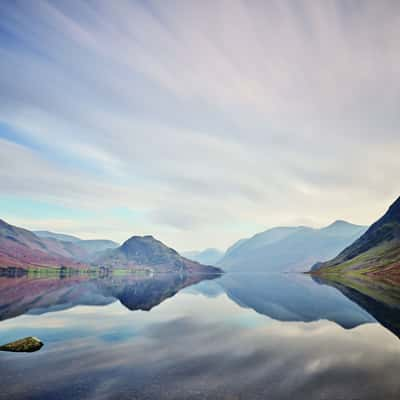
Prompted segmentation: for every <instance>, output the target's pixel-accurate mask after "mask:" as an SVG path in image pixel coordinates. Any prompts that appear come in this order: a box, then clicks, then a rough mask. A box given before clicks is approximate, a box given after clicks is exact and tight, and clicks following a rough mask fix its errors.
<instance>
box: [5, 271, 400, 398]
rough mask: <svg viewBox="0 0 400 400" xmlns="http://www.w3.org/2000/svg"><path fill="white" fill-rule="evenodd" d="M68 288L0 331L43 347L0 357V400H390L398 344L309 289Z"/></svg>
mask: <svg viewBox="0 0 400 400" xmlns="http://www.w3.org/2000/svg"><path fill="white" fill-rule="evenodd" d="M19 282H22V281H19ZM196 282H198V283H197V284H196V285H191V284H193V283H196ZM70 283H71V282H70V281H68V282H67V284H66V285H65V284H64V286H62V287H58V284H55V283H54V282H53V284H52V285H53V286H52V290H50V291H49V292H46V291H45V290H42V291H41V294H40V295H39V294H38V293H39V292H38V293H37V294H36V295H30V300H33V307H27V305H26V304H25V305H24V307H25V309H26V310H27V311H28V313H27V314H25V315H20V316H19V317H16V318H9V319H7V320H3V321H2V322H1V323H0V330H1V335H2V337H3V338H4V341H7V340H12V339H13V338H15V337H23V336H27V335H28V334H32V335H35V336H39V337H40V338H41V339H42V340H43V341H44V342H45V343H46V345H45V346H44V347H43V349H42V350H41V351H39V352H37V353H33V354H29V355H24V354H18V356H16V355H15V354H8V353H4V354H1V355H0V371H1V377H2V378H1V379H2V390H1V392H0V398H1V399H3V398H4V399H10V398H13V399H26V398H29V399H34V400H35V399H41V400H47V399H54V398H63V399H80V398H85V399H96V400H97V399H100V400H102V399H135V398H140V399H263V400H264V399H266V398H268V399H272V400H275V399H279V400H281V399H283V400H285V399H293V398H295V399H300V400H303V399H304V400H305V399H307V400H309V399H311V400H320V399H329V400H336V399H363V400H364V399H366V400H376V399H378V398H385V399H390V400H391V399H398V395H399V393H400V382H399V380H398V376H397V375H398V372H397V371H398V369H399V368H400V341H399V340H398V338H397V337H396V336H394V335H393V334H392V333H391V332H390V331H388V330H387V329H385V328H384V327H383V326H382V325H381V324H379V323H377V322H376V321H375V318H374V317H373V316H371V315H370V314H369V311H371V310H369V311H368V310H366V309H365V310H364V309H363V308H362V307H361V306H360V305H361V303H360V305H357V304H355V303H354V302H353V301H352V300H350V299H349V298H348V297H346V296H344V295H343V294H342V293H341V292H340V291H338V290H337V289H336V288H334V287H330V286H327V285H326V284H325V283H324V284H321V282H315V281H313V280H312V279H311V278H310V277H307V276H296V275H287V276H283V277H282V276H281V277H278V276H260V275H255V276H253V278H251V276H247V277H244V276H243V277H239V276H236V275H235V276H233V274H232V276H228V274H226V275H224V276H222V277H221V278H218V279H215V280H206V281H204V280H200V281H198V280H194V281H190V282H189V281H185V280H184V281H182V280H180V278H178V277H176V276H174V277H172V279H171V277H166V276H159V277H153V278H151V279H149V278H148V279H147V283H146V279H142V280H140V282H139V281H138V280H137V279H135V280H134V282H125V280H124V279H122V278H121V279H120V278H115V279H112V280H107V279H106V280H93V279H89V280H85V281H84V282H83V281H82V282H81V281H80V280H79V279H78V282H76V283H75V284H73V285H70ZM25 284H27V283H25ZM30 285H33V286H31V288H35V287H37V285H39V282H36V283H35V284H33V283H30ZM275 287H276V290H275V289H274V288H275ZM89 288H90V289H89ZM3 290H5V289H4V287H1V291H0V296H1V295H2V294H4V293H5V292H4V291H3ZM15 291H18V290H17V289H16V288H15ZM177 291H179V293H176V292H177ZM88 292H93V293H92V294H94V295H93V297H91V295H90V294H89V293H88ZM175 293H176V294H175ZM285 293H286V296H285ZM174 294H175V295H174ZM167 297H168V300H167V299H166V298H167ZM286 297H287V298H286ZM16 298H18V299H20V297H18V296H16ZM79 298H80V299H81V300H78V299H79ZM1 299H3V298H2V297H1ZM50 299H53V301H54V303H57V306H58V307H64V308H65V309H64V310H60V311H57V312H43V311H44V310H49V309H52V308H51V307H52V301H51V300H50ZM82 299H85V300H84V301H83V300H82ZM117 299H118V300H119V301H116V300H117ZM20 300H21V299H20ZM28 300H29V299H28ZM28 302H29V301H28ZM90 302H95V303H96V304H100V303H101V304H102V306H101V307H98V306H91V305H89V304H91V303H90ZM5 303H6V302H5V301H3V300H2V304H3V305H2V307H1V309H2V310H4V307H3V306H4V305H5ZM45 304H46V307H44V305H45ZM66 304H69V305H72V304H75V305H76V307H74V308H71V307H70V308H68V307H67V306H66ZM77 304H81V305H77ZM84 304H86V305H84ZM155 304H158V306H156V307H155V306H154V305H155ZM53 305H54V304H53ZM38 306H40V307H38ZM126 306H128V307H129V308H127V307H126ZM362 306H363V305H362ZM7 307H8V306H7ZM7 307H6V308H7ZM151 307H152V309H151V312H142V311H140V310H141V309H148V308H151ZM363 307H364V306H363ZM131 310H137V311H133V312H132V311H131ZM346 310H347V311H346ZM14 313H15V310H14ZM33 313H35V314H39V313H41V314H39V315H33ZM7 315H11V313H10V311H8V314H7ZM352 318H353V320H352ZM328 319H329V320H328ZM377 319H378V318H377ZM344 327H345V328H346V329H344ZM350 328H351V329H350ZM21 374H22V375H21ZM21 377H23V379H22V378H21Z"/></svg>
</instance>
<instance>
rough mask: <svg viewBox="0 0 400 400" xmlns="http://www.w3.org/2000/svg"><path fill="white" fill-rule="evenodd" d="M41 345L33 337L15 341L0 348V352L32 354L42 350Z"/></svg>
mask: <svg viewBox="0 0 400 400" xmlns="http://www.w3.org/2000/svg"><path fill="white" fill-rule="evenodd" d="M42 346H43V343H42V342H41V341H40V340H39V339H38V338H35V337H33V336H29V337H26V338H24V339H19V340H16V341H15V342H11V343H7V344H5V345H3V346H0V351H13V352H20V353H32V352H34V351H38V350H40V349H41V348H42Z"/></svg>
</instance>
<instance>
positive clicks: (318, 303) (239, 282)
mask: <svg viewBox="0 0 400 400" xmlns="http://www.w3.org/2000/svg"><path fill="white" fill-rule="evenodd" d="M218 284H219V285H220V286H221V287H222V288H223V290H224V291H225V292H226V293H227V295H228V296H229V297H230V298H231V299H232V300H233V301H235V302H236V303H237V304H239V305H240V306H242V307H247V308H252V309H253V310H255V311H256V312H257V313H259V314H263V315H266V316H268V317H270V318H273V319H275V320H279V321H303V322H311V321H318V320H322V319H326V320H330V321H333V322H335V323H337V324H338V325H340V326H342V327H343V328H346V329H351V328H354V327H356V326H359V325H361V324H365V323H368V322H375V320H374V318H373V317H372V316H371V315H370V314H369V313H368V312H367V311H365V310H364V307H362V306H359V305H357V304H355V303H353V302H352V301H349V300H348V299H347V298H346V297H345V296H343V295H342V294H341V293H340V292H338V291H337V290H335V289H333V288H329V287H327V286H321V285H318V284H316V283H315V282H314V281H312V280H311V279H310V278H309V276H304V275H302V274H252V275H250V274H226V275H224V276H223V277H222V278H221V279H219V280H218Z"/></svg>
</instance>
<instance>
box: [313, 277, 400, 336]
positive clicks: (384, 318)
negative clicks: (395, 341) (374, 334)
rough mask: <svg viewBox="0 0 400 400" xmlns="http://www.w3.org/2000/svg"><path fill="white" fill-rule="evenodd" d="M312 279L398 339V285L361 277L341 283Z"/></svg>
mask: <svg viewBox="0 0 400 400" xmlns="http://www.w3.org/2000/svg"><path fill="white" fill-rule="evenodd" d="M313 279H314V281H315V282H317V283H320V284H321V285H327V286H331V287H334V288H336V289H338V290H339V291H340V292H341V293H343V294H344V295H345V296H346V297H347V298H348V299H350V300H351V301H353V302H354V303H356V304H358V305H359V306H360V307H362V308H363V309H365V310H366V311H368V313H369V314H371V315H372V316H373V317H374V318H375V319H376V320H377V321H378V322H379V323H381V324H382V325H383V326H384V327H385V328H387V329H389V330H390V331H391V332H393V333H394V334H395V335H396V336H397V337H399V338H400V288H399V286H398V285H396V284H392V282H390V281H384V280H376V279H374V280H372V279H368V278H361V277H346V278H345V279H343V280H341V282H335V281H332V280H328V279H323V278H320V277H318V278H316V277H313ZM325 287H326V286H325Z"/></svg>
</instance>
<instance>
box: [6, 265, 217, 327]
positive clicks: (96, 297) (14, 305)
mask: <svg viewBox="0 0 400 400" xmlns="http://www.w3.org/2000/svg"><path fill="white" fill-rule="evenodd" d="M216 276H217V275H212V274H210V275H206V274H198V275H197V274H171V273H168V274H154V275H140V274H131V275H123V276H120V277H115V276H108V277H103V278H90V277H89V276H73V277H63V278H62V279H60V278H58V277H57V278H53V277H51V278H50V277H49V278H30V277H26V276H25V277H16V278H7V277H2V278H0V321H2V320H6V319H9V318H14V317H17V316H19V315H22V314H43V313H46V312H51V311H59V310H65V309H68V308H71V307H75V306H78V305H87V306H103V305H108V304H111V303H113V302H115V301H117V300H119V301H120V303H121V304H123V305H124V306H125V307H126V308H128V309H129V310H145V311H149V310H151V309H152V308H153V307H155V306H156V305H158V304H160V303H161V302H163V301H164V300H165V299H167V298H169V297H172V296H174V295H175V294H176V293H177V292H178V291H179V290H181V289H183V288H185V287H187V286H190V285H193V284H196V283H199V282H201V281H203V280H207V279H214V278H215V277H216Z"/></svg>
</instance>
